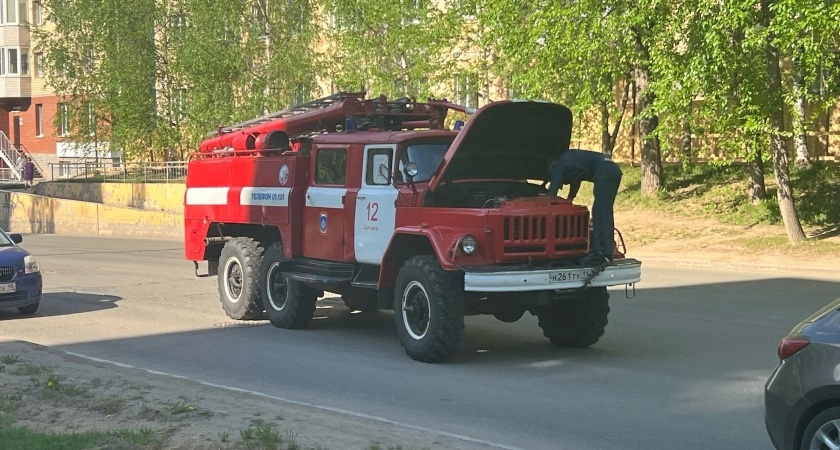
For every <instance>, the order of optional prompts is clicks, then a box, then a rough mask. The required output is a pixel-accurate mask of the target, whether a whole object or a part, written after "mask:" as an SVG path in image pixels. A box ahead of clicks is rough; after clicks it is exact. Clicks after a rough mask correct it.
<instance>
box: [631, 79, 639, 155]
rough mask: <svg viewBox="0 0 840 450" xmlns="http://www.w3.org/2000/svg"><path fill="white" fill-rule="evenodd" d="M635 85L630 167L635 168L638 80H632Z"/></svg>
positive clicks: (632, 102)
mask: <svg viewBox="0 0 840 450" xmlns="http://www.w3.org/2000/svg"><path fill="white" fill-rule="evenodd" d="M631 83H633V86H632V89H633V99H632V101H631V104H632V105H633V111H632V112H631V113H632V118H633V121H632V122H630V167H633V166H635V164H636V112H637V111H638V98H637V95H636V94H637V92H636V80H635V79H634V80H632V81H631Z"/></svg>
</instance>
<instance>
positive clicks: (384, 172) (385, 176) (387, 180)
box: [373, 164, 391, 186]
mask: <svg viewBox="0 0 840 450" xmlns="http://www.w3.org/2000/svg"><path fill="white" fill-rule="evenodd" d="M373 182H374V184H378V185H383V186H386V185H389V184H391V172H389V171H388V166H386V165H385V164H380V165H379V176H378V177H376V178H375V179H374V180H373Z"/></svg>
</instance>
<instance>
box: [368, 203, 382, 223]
mask: <svg viewBox="0 0 840 450" xmlns="http://www.w3.org/2000/svg"><path fill="white" fill-rule="evenodd" d="M378 212H379V203H376V202H373V203H368V204H367V220H368V222H376V221H377V220H379V219H377V218H376V214H377V213H378Z"/></svg>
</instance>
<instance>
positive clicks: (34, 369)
mask: <svg viewBox="0 0 840 450" xmlns="http://www.w3.org/2000/svg"><path fill="white" fill-rule="evenodd" d="M50 370H52V367H48V366H36V365H35V364H30V363H25V364H23V365H20V366H17V367H15V368H14V369H12V370H11V371H10V372H9V373H11V374H12V375H19V376H28V377H37V376H39V375H41V374H42V373H45V372H49V371H50Z"/></svg>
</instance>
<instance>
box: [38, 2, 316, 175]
mask: <svg viewBox="0 0 840 450" xmlns="http://www.w3.org/2000/svg"><path fill="white" fill-rule="evenodd" d="M44 7H45V11H46V19H47V20H48V21H49V22H52V23H54V24H55V27H54V28H53V27H44V28H40V29H38V30H37V31H36V37H37V39H38V40H39V41H40V42H41V43H42V46H41V48H43V49H44V64H45V69H46V72H47V74H48V83H49V85H50V86H52V87H53V88H54V89H55V90H56V92H57V93H58V94H59V95H60V96H62V97H63V99H64V101H65V102H66V104H67V113H66V114H58V115H57V117H56V126H57V127H58V126H59V125H61V124H62V123H65V124H66V125H67V126H68V132H69V136H68V138H69V139H70V141H71V142H75V143H76V144H78V145H80V146H82V147H83V148H85V149H87V150H86V151H87V152H88V153H90V154H91V156H93V155H98V154H99V152H98V151H97V152H94V149H100V150H101V147H102V143H106V142H107V143H108V144H109V147H110V148H111V149H114V150H117V151H121V152H122V153H123V155H124V157H125V158H126V159H128V160H132V159H145V160H156V159H158V160H159V159H167V160H168V159H185V158H186V154H187V153H188V152H191V151H192V149H194V148H195V147H196V146H197V144H198V143H199V142H200V141H201V140H202V139H203V138H204V137H206V135H207V133H208V132H211V131H212V130H214V129H215V128H216V127H217V126H220V125H223V124H229V123H231V122H234V121H237V120H241V119H244V118H251V117H254V116H257V115H262V114H264V113H265V112H266V111H269V110H277V109H280V108H281V107H283V106H286V105H289V104H290V103H293V102H300V101H303V100H304V99H308V98H309V97H310V96H311V94H312V92H313V91H314V90H315V88H316V87H317V86H316V81H315V80H316V77H315V76H313V75H316V76H317V75H318V73H317V71H316V70H315V69H316V67H317V61H316V58H315V56H314V52H315V44H316V42H317V39H318V32H317V26H316V24H317V21H318V17H317V14H316V11H317V8H316V5H315V4H314V3H313V1H312V0H289V1H287V2H275V1H269V0H261V1H253V0H230V1H224V2H216V1H210V0H165V1H155V0H124V1H122V0H121V1H119V2H114V1H108V0H46V1H45V2H44Z"/></svg>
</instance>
